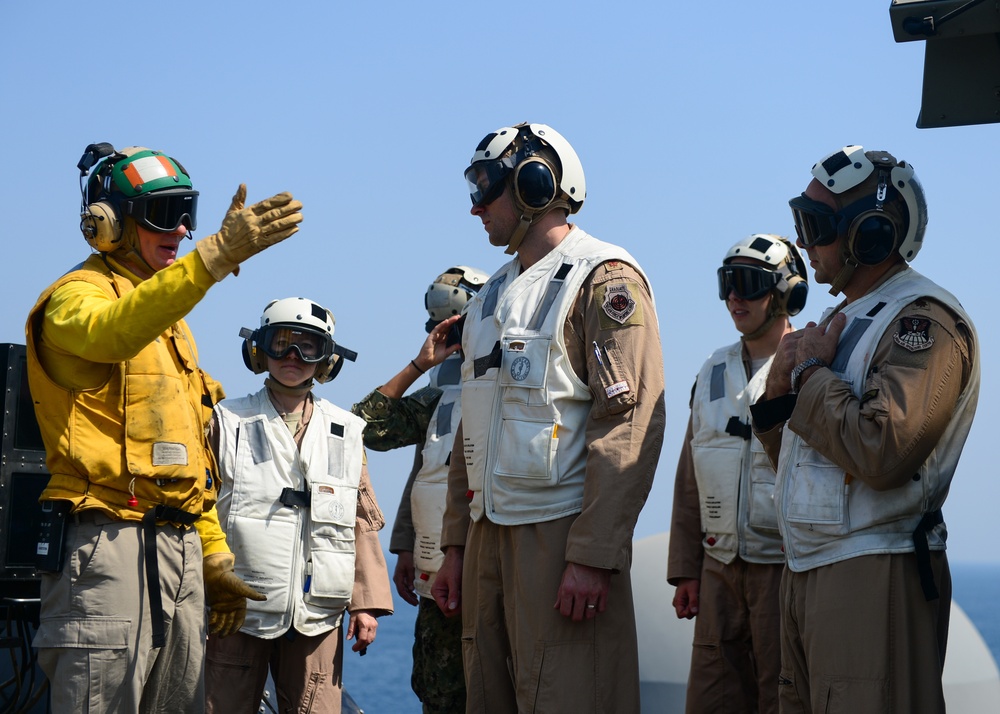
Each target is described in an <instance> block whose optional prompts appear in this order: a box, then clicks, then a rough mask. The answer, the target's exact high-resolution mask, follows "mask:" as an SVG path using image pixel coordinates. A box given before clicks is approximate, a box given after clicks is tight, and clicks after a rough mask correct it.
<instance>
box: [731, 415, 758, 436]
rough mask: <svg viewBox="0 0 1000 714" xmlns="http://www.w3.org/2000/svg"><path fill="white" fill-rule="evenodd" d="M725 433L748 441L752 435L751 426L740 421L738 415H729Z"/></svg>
mask: <svg viewBox="0 0 1000 714" xmlns="http://www.w3.org/2000/svg"><path fill="white" fill-rule="evenodd" d="M726 433H727V434H729V435H730V436H738V437H740V438H742V439H743V440H744V441H748V440H749V439H750V437H752V436H753V427H752V426H750V425H749V424H744V423H743V422H741V421H740V418H739V417H729V422H728V423H727V424H726Z"/></svg>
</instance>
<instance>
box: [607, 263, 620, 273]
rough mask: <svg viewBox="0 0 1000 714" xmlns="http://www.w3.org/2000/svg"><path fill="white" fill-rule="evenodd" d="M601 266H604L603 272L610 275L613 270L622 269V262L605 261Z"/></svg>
mask: <svg viewBox="0 0 1000 714" xmlns="http://www.w3.org/2000/svg"><path fill="white" fill-rule="evenodd" d="M603 265H604V271H605V272H607V273H610V272H611V271H613V270H621V269H622V262H621V261H620V260H605V261H604V263H603Z"/></svg>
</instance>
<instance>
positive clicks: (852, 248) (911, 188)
mask: <svg viewBox="0 0 1000 714" xmlns="http://www.w3.org/2000/svg"><path fill="white" fill-rule="evenodd" d="M812 174H813V176H814V177H815V178H816V180H818V181H819V182H820V183H821V184H822V185H823V186H824V187H826V188H827V189H829V190H830V191H831V192H832V193H834V194H835V195H841V194H845V193H847V192H848V191H851V190H853V189H855V188H856V187H858V186H862V185H863V184H864V183H865V182H866V181H874V182H875V187H874V188H875V191H874V193H869V194H868V195H866V196H862V197H861V198H859V199H858V200H857V201H854V202H853V203H851V204H849V205H847V206H844V207H842V208H841V209H840V210H837V211H831V210H830V209H829V207H827V206H825V205H824V204H821V203H819V202H816V201H813V200H812V199H809V198H808V197H806V196H805V195H804V194H803V195H802V196H800V197H796V198H793V199H792V200H791V201H789V204H790V205H791V207H792V210H793V214H794V215H795V218H796V228H797V230H799V234H800V239H801V240H802V241H803V244H804V245H805V246H806V248H807V249H808V247H809V246H810V245H828V244H830V243H832V242H833V241H834V240H836V238H837V236H846V238H847V240H846V244H845V245H846V248H847V252H848V255H849V257H850V258H851V259H852V260H854V261H855V262H857V263H858V264H859V265H869V266H871V265H878V264H879V263H882V262H883V261H885V260H887V259H888V258H889V257H890V256H891V255H892V254H893V252H898V253H899V254H900V255H901V256H902V257H903V258H904V259H905V260H906V261H907V262H909V261H912V260H913V258H915V257H916V255H917V253H918V252H919V251H920V248H921V246H922V243H923V236H924V231H925V229H926V226H927V202H926V200H925V198H924V194H923V187H922V186H921V185H920V182H919V181H918V180H917V177H916V176H915V175H914V170H913V166H912V165H911V164H908V163H907V162H905V161H897V160H896V158H895V157H894V156H893V155H892V154H890V153H888V152H885V151H868V152H866V151H865V150H864V148H863V147H862V146H860V145H857V144H854V145H850V146H845V147H844V148H843V149H840V150H839V151H835V152H833V153H831V154H829V155H828V156H826V157H824V158H823V159H821V160H820V161H819V162H817V163H816V164H815V165H814V166H813V169H812ZM870 177H872V178H870Z"/></svg>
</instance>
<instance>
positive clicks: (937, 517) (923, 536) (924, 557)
mask: <svg viewBox="0 0 1000 714" xmlns="http://www.w3.org/2000/svg"><path fill="white" fill-rule="evenodd" d="M939 523H944V516H943V515H942V514H941V509H940V508H939V509H937V510H936V511H930V512H929V513H925V514H924V517H923V518H921V519H920V523H919V524H917V529H916V530H915V531H913V549H914V552H915V553H916V555H917V573H918V574H919V575H920V587H921V588H922V589H923V591H924V599H925V600H927V601H928V602H930V601H931V600H937V599H938V589H937V585H936V584H935V583H934V571H933V570H932V569H931V552H930V548H929V547H928V546H927V532H928V531H931V530H934V526H936V525H938V524H939Z"/></svg>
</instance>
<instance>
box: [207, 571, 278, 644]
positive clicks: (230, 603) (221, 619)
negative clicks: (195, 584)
mask: <svg viewBox="0 0 1000 714" xmlns="http://www.w3.org/2000/svg"><path fill="white" fill-rule="evenodd" d="M235 565H236V556H235V555H233V554H232V553H213V554H212V555H206V556H205V560H204V570H205V601H206V602H207V603H208V607H209V609H210V611H211V612H210V613H209V616H208V631H209V632H210V633H212V634H213V635H218V636H219V637H225V636H227V635H231V634H233V633H234V632H239V629H240V628H241V627H243V621H244V620H245V619H246V616H247V598H250V599H251V600H256V601H257V602H260V601H262V600H267V596H266V595H263V594H262V593H259V592H257V591H256V590H254V589H253V588H252V587H250V586H249V585H247V584H246V583H245V582H243V581H242V580H240V578H239V577H238V576H237V575H236V573H235V572H234V567H235Z"/></svg>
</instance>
